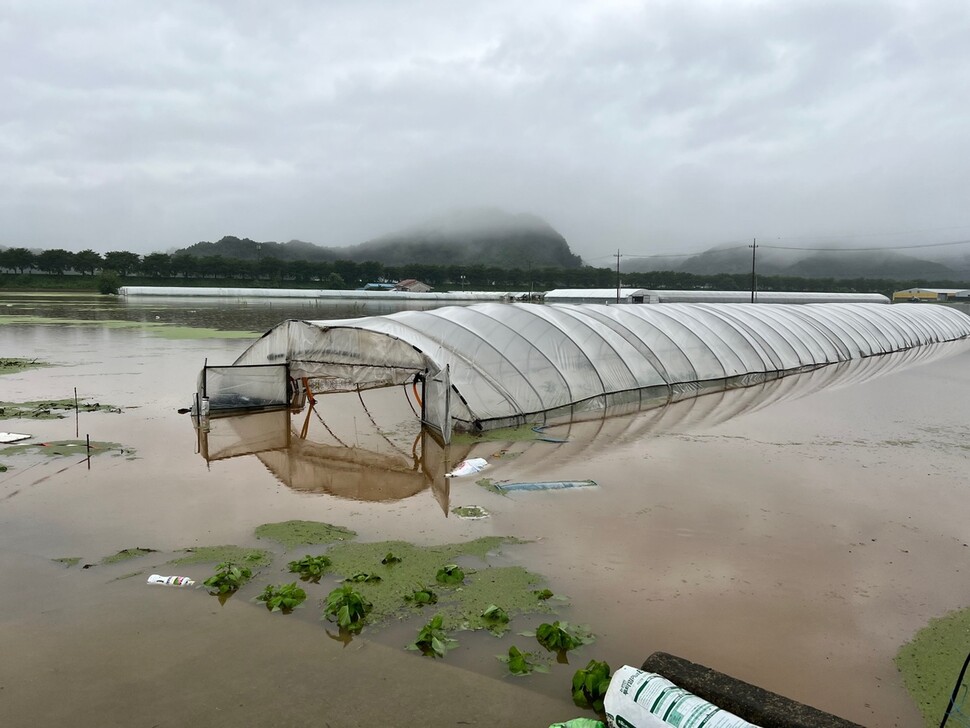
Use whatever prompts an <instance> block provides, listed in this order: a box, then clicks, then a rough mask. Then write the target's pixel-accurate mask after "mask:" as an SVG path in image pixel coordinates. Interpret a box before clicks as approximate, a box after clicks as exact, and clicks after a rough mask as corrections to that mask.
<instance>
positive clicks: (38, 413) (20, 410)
mask: <svg viewBox="0 0 970 728" xmlns="http://www.w3.org/2000/svg"><path fill="white" fill-rule="evenodd" d="M77 409H78V411H79V412H111V413H113V414H117V413H119V412H121V408H120V407H115V406H114V405H111V404H101V403H100V402H85V401H83V400H81V401H79V402H78V403H77ZM73 410H74V400H73V399H42V400H31V401H28V402H2V401H0V419H3V420H6V419H25V420H61V419H64V418H65V417H67V414H66V413H68V412H71V411H73Z"/></svg>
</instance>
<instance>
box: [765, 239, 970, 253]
mask: <svg viewBox="0 0 970 728" xmlns="http://www.w3.org/2000/svg"><path fill="white" fill-rule="evenodd" d="M968 243H970V240H951V241H949V242H946V243H920V244H918V245H875V246H872V247H868V248H845V247H842V248H809V247H796V246H792V245H760V246H758V247H761V248H774V249H775V250H819V251H824V252H828V253H832V252H838V253H855V252H858V251H871V250H914V249H918V248H942V247H944V246H947V245H967V244H968Z"/></svg>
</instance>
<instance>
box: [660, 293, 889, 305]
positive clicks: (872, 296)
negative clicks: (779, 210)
mask: <svg viewBox="0 0 970 728" xmlns="http://www.w3.org/2000/svg"><path fill="white" fill-rule="evenodd" d="M644 293H645V294H646V297H645V298H644V303H751V291H665V290H661V289H658V290H655V291H654V290H651V291H645V292H644ZM754 300H755V303H886V304H888V303H890V301H889V298H888V297H887V296H884V295H882V294H881V293H825V292H816V291H804V292H803V291H755V294H754Z"/></svg>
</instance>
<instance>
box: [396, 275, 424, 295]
mask: <svg viewBox="0 0 970 728" xmlns="http://www.w3.org/2000/svg"><path fill="white" fill-rule="evenodd" d="M394 290H395V291H407V292H408V293H427V292H428V291H430V290H431V286H429V285H428V284H427V283H422V282H421V281H419V280H418V279H417V278H405V279H404V280H403V281H398V284H397V285H396V286H394Z"/></svg>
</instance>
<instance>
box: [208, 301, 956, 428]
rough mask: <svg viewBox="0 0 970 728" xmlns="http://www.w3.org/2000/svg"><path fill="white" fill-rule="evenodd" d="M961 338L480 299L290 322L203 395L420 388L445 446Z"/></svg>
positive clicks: (704, 312) (805, 310)
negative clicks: (486, 433) (456, 437)
mask: <svg viewBox="0 0 970 728" xmlns="http://www.w3.org/2000/svg"><path fill="white" fill-rule="evenodd" d="M967 336H970V317H968V316H966V315H965V314H963V313H961V312H959V311H956V310H953V309H949V308H946V307H941V306H931V307H930V306H928V307H903V306H886V305H881V304H860V303H847V304H843V303H834V304H833V303H825V304H807V305H800V306H793V305H784V304H663V305H659V306H635V305H626V306H624V305H614V306H606V305H570V304H558V305H537V304H498V303H486V304H477V305H473V306H467V307H457V306H449V307H445V308H438V309H433V310H428V311H403V312H399V313H395V314H389V315H385V316H371V317H365V318H358V319H341V320H330V321H298V320H289V321H285V322H283V323H281V324H279V325H278V326H276V327H274V328H273V329H271V330H270V331H268V332H266V333H265V334H264V335H263V336H262V338H260V339H259V340H258V341H256V342H255V343H254V344H253V345H252V346H250V347H249V348H248V349H247V350H246V351H245V352H243V354H242V355H240V356H239V358H238V359H237V360H236V362H235V363H234V364H233V365H232V367H224V368H220V372H219V376H220V377H225V382H226V386H224V387H221V388H219V390H218V392H214V391H211V389H210V391H209V392H208V396H209V398H210V402H211V403H212V407H213V409H217V408H218V407H219V403H220V401H222V400H224V401H226V402H229V403H234V404H235V405H240V403H246V402H250V403H253V406H259V405H265V404H266V403H267V402H270V401H273V400H274V398H275V399H277V400H281V403H286V402H287V401H288V400H289V398H290V397H291V396H292V394H293V387H292V386H286V387H284V390H283V391H281V390H280V382H281V381H284V382H286V383H287V384H289V385H292V384H293V383H296V382H302V383H304V386H305V387H306V388H307V389H309V391H312V392H316V393H321V392H337V391H355V390H356V391H361V390H366V389H371V388H376V387H388V386H399V385H408V384H412V383H414V384H415V385H416V384H417V383H418V382H421V383H422V384H423V397H422V398H421V402H422V413H421V418H422V421H423V422H424V423H425V424H427V425H428V426H430V427H431V428H432V429H433V430H434V431H436V432H437V433H438V434H439V435H440V436H441V437H442V439H443V440H444V441H445V442H448V441H449V440H450V435H451V430H452V427H453V426H455V427H457V428H458V429H464V430H478V429H494V428H499V427H508V426H515V425H521V424H526V423H544V422H548V421H551V420H558V419H561V418H577V417H583V416H590V415H591V414H597V413H599V414H602V413H603V412H604V411H608V410H609V409H610V408H611V407H614V406H617V405H626V406H630V405H633V406H638V407H648V406H653V405H663V404H665V403H668V402H672V401H676V400H678V399H683V398H685V397H690V396H696V395H699V394H702V393H704V392H708V391H716V390H720V389H726V388H730V387H738V386H748V385H751V384H755V383H759V382H763V381H765V380H766V379H771V378H776V377H780V376H784V375H786V374H790V373H793V372H798V371H803V370H806V369H810V368H815V367H819V366H825V365H827V364H832V363H835V362H840V361H847V360H850V359H855V358H860V357H868V356H873V355H878V354H885V353H890V352H893V351H899V350H903V349H908V348H912V347H915V346H921V345H925V344H930V343H938V342H943V341H952V340H955V339H961V338H965V337H967ZM267 365H276V366H278V367H283V368H284V371H285V376H284V377H279V376H277V377H275V378H274V379H273V381H274V382H275V383H274V384H273V385H272V386H273V387H275V388H276V389H275V390H273V392H275V393H272V392H270V393H268V392H267V390H266V389H265V388H263V389H261V386H262V385H261V384H260V382H262V380H263V378H262V377H254V376H253V374H254V373H255V372H257V371H258V370H259V369H258V367H265V366H267ZM207 369H209V370H211V369H212V368H207ZM235 373H238V374H239V375H241V377H242V378H241V379H239V380H236V379H235V378H234V375H235ZM222 395H226V396H225V397H223V396H222ZM453 395H454V396H453ZM242 406H245V404H243V405H242ZM237 409H238V407H237Z"/></svg>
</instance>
